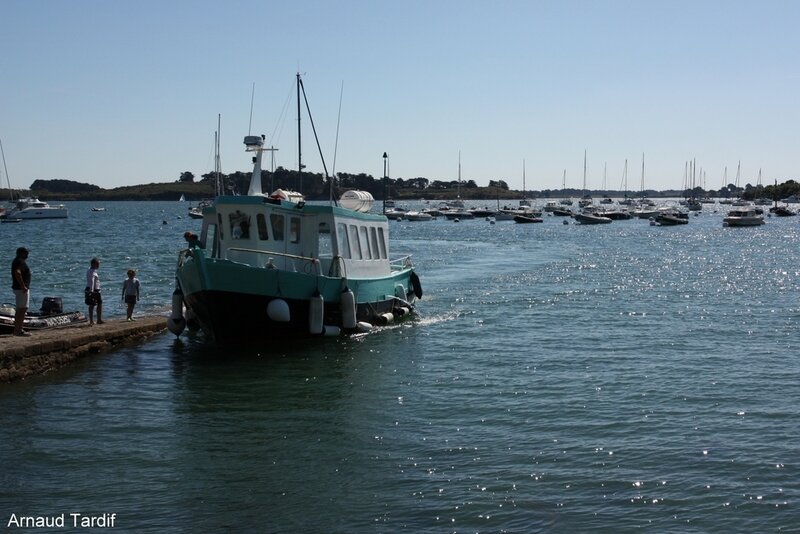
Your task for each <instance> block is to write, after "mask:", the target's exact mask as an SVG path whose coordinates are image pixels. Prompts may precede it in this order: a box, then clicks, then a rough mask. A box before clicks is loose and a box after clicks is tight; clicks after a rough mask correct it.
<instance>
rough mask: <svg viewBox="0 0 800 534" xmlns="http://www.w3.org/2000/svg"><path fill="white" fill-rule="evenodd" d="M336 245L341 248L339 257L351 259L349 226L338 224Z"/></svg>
mask: <svg viewBox="0 0 800 534" xmlns="http://www.w3.org/2000/svg"><path fill="white" fill-rule="evenodd" d="M336 245H337V246H338V247H339V256H341V257H343V258H345V259H349V258H350V243H349V242H348V240H347V225H346V224H344V223H338V224H337V225H336Z"/></svg>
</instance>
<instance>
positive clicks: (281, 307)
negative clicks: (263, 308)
mask: <svg viewBox="0 0 800 534" xmlns="http://www.w3.org/2000/svg"><path fill="white" fill-rule="evenodd" d="M267 316H268V317H269V318H270V319H272V320H273V321H275V322H276V323H288V322H289V319H290V317H291V314H290V313H289V304H288V303H287V302H286V301H285V300H283V299H272V300H271V301H269V304H267Z"/></svg>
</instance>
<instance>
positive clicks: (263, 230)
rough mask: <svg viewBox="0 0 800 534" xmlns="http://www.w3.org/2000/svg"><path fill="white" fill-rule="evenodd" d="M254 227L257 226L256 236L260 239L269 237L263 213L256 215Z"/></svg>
mask: <svg viewBox="0 0 800 534" xmlns="http://www.w3.org/2000/svg"><path fill="white" fill-rule="evenodd" d="M256 227H258V238H259V239H260V240H261V241H266V240H267V239H269V235H268V234H267V218H266V217H264V214H263V213H259V214H258V215H256Z"/></svg>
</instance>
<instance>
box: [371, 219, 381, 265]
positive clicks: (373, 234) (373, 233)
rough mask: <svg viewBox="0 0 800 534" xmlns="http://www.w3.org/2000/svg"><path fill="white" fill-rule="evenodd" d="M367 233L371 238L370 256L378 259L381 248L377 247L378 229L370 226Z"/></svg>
mask: <svg viewBox="0 0 800 534" xmlns="http://www.w3.org/2000/svg"><path fill="white" fill-rule="evenodd" d="M369 235H370V237H371V238H372V241H371V243H372V258H373V259H376V260H377V259H379V258H382V257H383V256H381V249H380V248H379V247H378V230H377V228H375V227H374V226H370V228H369Z"/></svg>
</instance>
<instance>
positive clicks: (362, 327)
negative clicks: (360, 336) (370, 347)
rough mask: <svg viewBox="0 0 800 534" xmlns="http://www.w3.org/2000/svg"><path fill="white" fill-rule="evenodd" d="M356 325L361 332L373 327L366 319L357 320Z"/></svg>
mask: <svg viewBox="0 0 800 534" xmlns="http://www.w3.org/2000/svg"><path fill="white" fill-rule="evenodd" d="M357 327H358V329H359V330H360V331H361V332H369V331H370V330H372V329H373V326H372V325H371V324H369V323H368V322H366V321H359V322H358V325H357Z"/></svg>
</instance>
